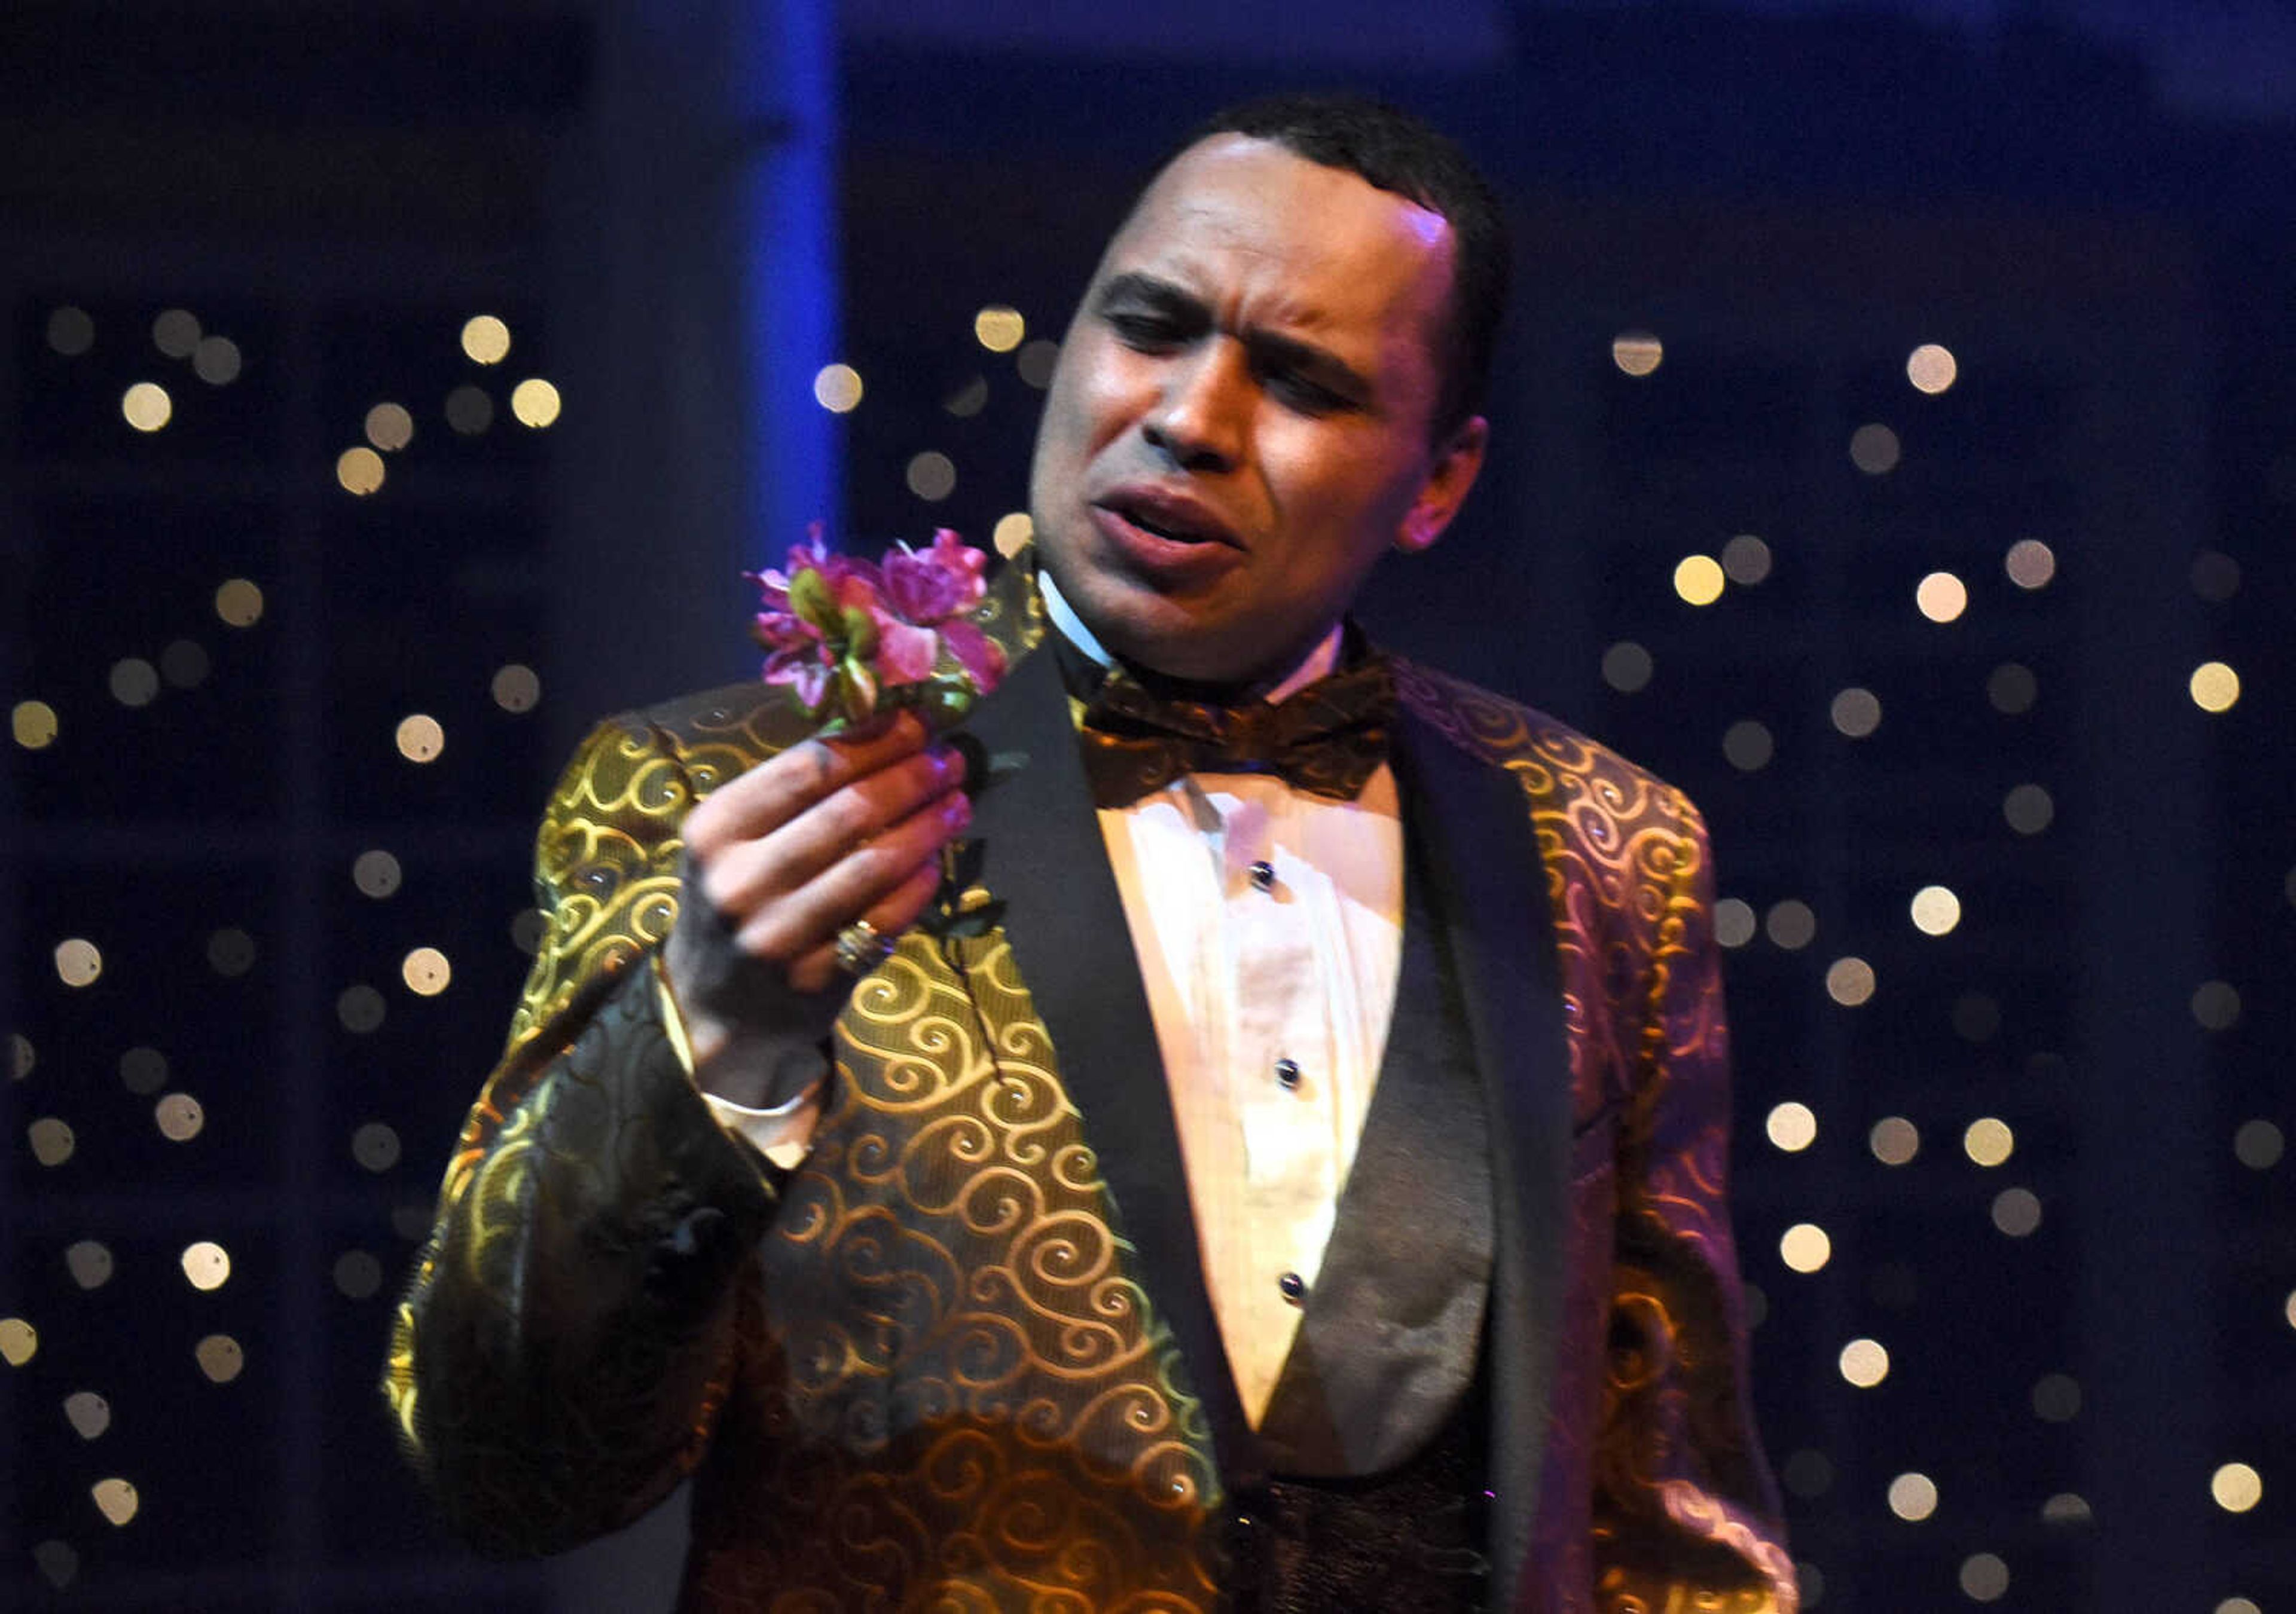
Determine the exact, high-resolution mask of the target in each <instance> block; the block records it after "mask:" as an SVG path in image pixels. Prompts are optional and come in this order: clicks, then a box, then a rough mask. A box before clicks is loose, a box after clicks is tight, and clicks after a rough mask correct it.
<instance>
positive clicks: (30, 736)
mask: <svg viewBox="0 0 2296 1614" xmlns="http://www.w3.org/2000/svg"><path fill="white" fill-rule="evenodd" d="M60 726H61V725H60V724H59V723H58V721H57V718H56V709H55V708H54V707H53V706H50V705H49V704H48V703H47V702H46V701H45V700H19V701H18V702H16V704H15V705H14V706H13V707H12V708H11V709H9V713H8V733H9V734H10V736H11V737H12V738H13V739H14V741H16V743H17V744H18V745H21V746H22V747H23V748H24V749H25V750H28V751H37V750H46V749H47V748H48V747H49V746H51V745H53V744H54V743H55V739H56V733H57V731H58V729H59V728H60Z"/></svg>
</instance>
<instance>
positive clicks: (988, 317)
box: [972, 303, 1029, 353]
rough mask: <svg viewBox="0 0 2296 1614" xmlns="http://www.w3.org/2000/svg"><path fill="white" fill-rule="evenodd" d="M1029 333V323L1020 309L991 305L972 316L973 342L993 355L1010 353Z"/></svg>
mask: <svg viewBox="0 0 2296 1614" xmlns="http://www.w3.org/2000/svg"><path fill="white" fill-rule="evenodd" d="M1028 333H1029V322H1028V321H1027V320H1025V319H1023V318H1022V317H1021V311H1020V310H1019V309H1018V308H1010V307H1005V305H1004V304H1003V303H991V304H989V305H988V307H985V308H983V309H981V310H980V312H979V313H978V314H975V315H973V316H972V340H975V341H977V342H979V343H980V345H981V346H982V347H984V348H988V351H989V352H991V353H1010V352H1012V351H1013V348H1017V347H1019V346H1020V345H1021V338H1022V337H1024V336H1026V335H1028Z"/></svg>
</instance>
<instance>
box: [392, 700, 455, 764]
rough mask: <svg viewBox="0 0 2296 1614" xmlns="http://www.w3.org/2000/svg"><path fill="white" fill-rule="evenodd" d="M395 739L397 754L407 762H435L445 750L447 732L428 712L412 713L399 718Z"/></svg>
mask: <svg viewBox="0 0 2296 1614" xmlns="http://www.w3.org/2000/svg"><path fill="white" fill-rule="evenodd" d="M395 738H396V740H397V741H398V754H399V755H400V756H402V757H404V758H406V759H407V760H408V761H409V762H418V763H419V762H436V761H437V760H438V759H439V753H440V752H441V751H443V750H446V749H447V731H446V730H445V729H444V728H442V727H440V726H439V719H437V718H436V717H431V716H430V714H429V713H428V712H412V713H409V714H408V715H407V716H406V717H402V718H400V719H399V723H398V732H397V734H396V735H395Z"/></svg>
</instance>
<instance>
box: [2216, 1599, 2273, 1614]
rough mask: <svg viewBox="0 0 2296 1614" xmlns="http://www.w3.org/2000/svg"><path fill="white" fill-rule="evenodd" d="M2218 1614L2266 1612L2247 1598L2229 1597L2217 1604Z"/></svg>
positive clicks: (2256, 1613) (2258, 1613)
mask: <svg viewBox="0 0 2296 1614" xmlns="http://www.w3.org/2000/svg"><path fill="white" fill-rule="evenodd" d="M2216 1614H2264V1610H2261V1609H2259V1608H2258V1607H2257V1606H2256V1604H2255V1603H2253V1602H2251V1601H2250V1600H2249V1599H2247V1598H2245V1597H2227V1598H2226V1599H2225V1600H2224V1601H2223V1602H2220V1603H2218V1604H2217V1606H2216Z"/></svg>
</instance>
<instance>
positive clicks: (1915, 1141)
mask: <svg viewBox="0 0 2296 1614" xmlns="http://www.w3.org/2000/svg"><path fill="white" fill-rule="evenodd" d="M1866 1146H1867V1147H1868V1148H1870V1149H1871V1150H1873V1151H1874V1159H1877V1160H1879V1161H1881V1162H1882V1164H1883V1165H1884V1166H1903V1165H1905V1164H1907V1162H1909V1161H1910V1160H1912V1159H1913V1158H1914V1157H1915V1155H1917V1154H1919V1153H1920V1152H1921V1151H1922V1133H1921V1128H1920V1127H1916V1126H1915V1125H1914V1124H1913V1122H1911V1121H1909V1120H1907V1118H1905V1117H1904V1116H1902V1115H1885V1116H1883V1117H1882V1118H1881V1119H1880V1120H1878V1121H1876V1122H1874V1129H1873V1131H1872V1132H1870V1133H1868V1134H1867V1135H1866Z"/></svg>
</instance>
